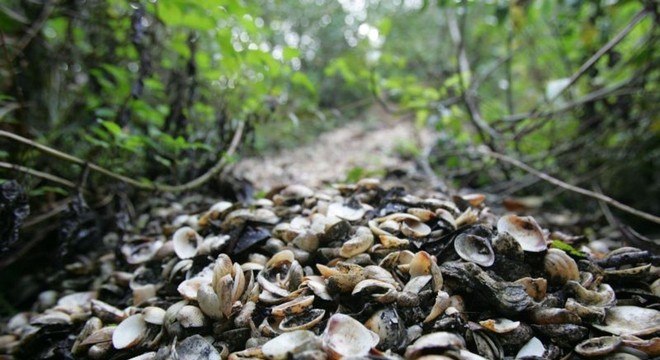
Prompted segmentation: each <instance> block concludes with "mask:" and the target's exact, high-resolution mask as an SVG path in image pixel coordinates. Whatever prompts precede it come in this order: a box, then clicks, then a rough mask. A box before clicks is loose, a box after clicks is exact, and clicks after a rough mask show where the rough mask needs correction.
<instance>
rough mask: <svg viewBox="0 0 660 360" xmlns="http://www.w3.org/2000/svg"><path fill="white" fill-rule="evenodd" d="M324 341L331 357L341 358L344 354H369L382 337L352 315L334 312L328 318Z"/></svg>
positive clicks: (324, 346) (324, 345)
mask: <svg viewBox="0 0 660 360" xmlns="http://www.w3.org/2000/svg"><path fill="white" fill-rule="evenodd" d="M322 341H323V348H324V349H325V350H326V352H327V353H328V355H329V358H330V359H339V358H341V357H344V356H364V355H367V354H368V353H369V351H370V350H371V349H372V348H373V347H375V346H376V345H377V344H378V342H379V341H380V338H379V337H378V335H377V334H376V333H374V332H373V331H371V330H369V329H367V328H366V327H365V326H364V325H362V324H361V323H360V322H359V321H357V320H355V319H353V318H352V317H350V316H348V315H344V314H334V315H332V317H330V319H328V324H327V326H326V328H325V330H324V331H323V335H322Z"/></svg>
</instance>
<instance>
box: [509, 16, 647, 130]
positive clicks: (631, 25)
mask: <svg viewBox="0 0 660 360" xmlns="http://www.w3.org/2000/svg"><path fill="white" fill-rule="evenodd" d="M648 13H649V11H648V10H647V9H646V8H644V9H642V10H640V11H639V12H638V13H637V14H636V15H635V16H634V17H633V18H632V20H630V22H629V23H628V25H626V26H625V27H624V28H623V29H621V31H619V32H618V33H617V34H616V35H615V36H614V37H613V38H612V39H611V40H610V41H608V42H607V44H605V45H603V46H602V47H601V48H600V49H598V51H596V53H595V54H593V55H592V56H591V57H590V58H589V59H588V60H587V61H586V62H585V63H584V64H582V66H580V68H579V69H578V70H577V71H576V72H575V73H573V75H571V77H570V78H569V79H568V83H567V84H566V85H564V86H563V87H562V88H561V90H559V91H558V92H557V93H556V94H554V95H553V96H552V97H550V98H549V99H548V100H547V101H546V103H547V104H551V103H553V102H554V101H555V100H557V99H558V98H559V97H560V96H561V95H562V94H563V93H564V92H566V90H568V89H569V88H570V87H571V86H573V85H574V84H575V83H576V82H577V81H578V79H580V78H581V77H582V75H584V74H586V73H587V71H588V70H589V69H591V67H593V66H594V65H595V64H596V63H597V62H598V60H600V58H601V57H603V55H605V54H607V53H608V52H609V51H610V50H612V49H613V48H614V47H615V46H616V45H617V44H619V43H620V42H621V40H623V39H624V38H625V37H626V35H628V34H629V33H630V32H631V31H632V29H634V28H635V25H637V24H638V23H639V22H640V21H642V19H644V18H645V17H646V15H648ZM540 112H541V105H537V106H536V107H535V108H534V109H532V111H530V116H529V117H531V118H535V117H537V116H538V114H539V113H540ZM543 123H544V122H540V125H539V124H532V125H530V126H529V127H527V128H526V129H523V130H521V131H520V132H519V133H518V134H516V136H515V137H514V139H515V140H520V139H521V138H522V137H523V136H525V135H527V134H529V133H530V132H533V131H535V130H536V129H538V128H540V127H541V126H543Z"/></svg>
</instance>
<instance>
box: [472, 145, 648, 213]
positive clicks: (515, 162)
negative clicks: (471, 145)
mask: <svg viewBox="0 0 660 360" xmlns="http://www.w3.org/2000/svg"><path fill="white" fill-rule="evenodd" d="M476 151H477V152H478V153H480V154H482V155H485V156H490V157H492V158H495V159H497V160H499V161H502V162H505V163H507V164H510V165H513V166H515V167H517V168H519V169H521V170H524V171H526V172H528V173H530V174H532V175H534V176H536V177H538V178H540V179H541V180H544V181H547V182H549V183H551V184H553V185H555V186H559V187H561V188H563V189H566V190H569V191H572V192H574V193H578V194H581V195H584V196H588V197H590V198H593V199H596V200H599V201H602V202H604V203H606V204H608V205H611V206H614V207H616V208H617V209H619V210H622V211H625V212H627V213H629V214H632V215H635V216H638V217H640V218H642V219H645V220H648V221H651V222H654V223H656V224H660V217H659V216H656V215H653V214H649V213H647V212H644V211H641V210H637V209H635V208H632V207H630V206H628V205H626V204H623V203H620V202H619V201H617V200H614V199H612V198H611V197H609V196H607V195H603V194H599V193H596V192H593V191H591V190H587V189H583V188H581V187H578V186H575V185H571V184H569V183H566V182H563V181H561V180H559V179H557V178H554V177H552V176H550V175H548V174H546V173H544V172H541V171H539V170H536V169H534V168H532V167H530V166H529V165H527V164H525V163H523V162H521V161H519V160H516V159H514V158H511V157H509V156H506V155H503V154H499V153H496V152H493V151H491V150H489V149H487V148H485V147H480V148H478V149H476Z"/></svg>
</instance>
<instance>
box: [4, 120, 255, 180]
mask: <svg viewBox="0 0 660 360" xmlns="http://www.w3.org/2000/svg"><path fill="white" fill-rule="evenodd" d="M244 128H245V123H244V122H240V123H239V124H238V127H237V129H236V131H235V132H234V137H233V138H232V141H231V143H230V145H229V148H228V149H227V151H226V152H225V153H224V154H223V155H221V156H220V159H219V160H218V162H217V163H216V164H215V165H214V166H213V167H211V168H210V169H209V170H208V171H207V172H206V173H204V174H203V175H201V176H199V177H198V178H196V179H193V180H191V181H189V182H187V183H185V184H181V185H167V184H160V183H143V182H139V181H137V180H134V179H132V178H129V177H127V176H124V175H120V174H117V173H115V172H113V171H110V170H108V169H106V168H103V167H101V166H98V165H96V164H93V163H90V162H88V161H85V160H83V159H81V158H79V157H75V156H73V155H69V154H67V153H64V152H62V151H59V150H56V149H53V148H51V147H48V146H46V145H42V144H39V143H37V142H34V141H32V140H30V139H27V138H24V137H22V136H19V135H16V134H14V133H11V132H8V131H4V130H0V137H5V138H8V139H12V140H14V141H17V142H20V143H22V144H25V145H28V146H31V147H33V148H35V149H38V150H40V151H42V152H44V153H46V154H49V155H52V156H55V157H57V158H59V159H62V160H66V161H69V162H72V163H74V164H78V165H82V166H87V167H88V168H89V170H91V171H95V172H97V173H100V174H103V175H105V176H107V177H109V178H112V179H115V180H119V181H121V182H123V183H126V184H128V185H131V186H133V187H135V188H138V189H141V190H150V191H167V192H183V191H188V190H191V189H194V188H196V187H198V186H201V185H203V184H204V183H206V182H207V181H209V180H210V179H211V178H212V177H213V176H215V175H217V174H219V173H220V171H222V169H223V168H224V167H225V165H226V164H227V161H228V160H229V158H230V157H231V156H233V155H234V153H235V152H236V150H237V149H238V146H239V144H240V141H241V138H242V136H243V129H244ZM74 187H75V185H74Z"/></svg>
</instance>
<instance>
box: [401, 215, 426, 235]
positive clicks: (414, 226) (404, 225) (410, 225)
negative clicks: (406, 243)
mask: <svg viewBox="0 0 660 360" xmlns="http://www.w3.org/2000/svg"><path fill="white" fill-rule="evenodd" d="M401 233H403V235H405V236H409V237H413V238H422V237H425V236H427V235H428V234H430V233H431V228H430V227H429V226H428V225H426V224H424V223H423V222H421V221H419V220H414V219H405V220H403V222H401Z"/></svg>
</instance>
